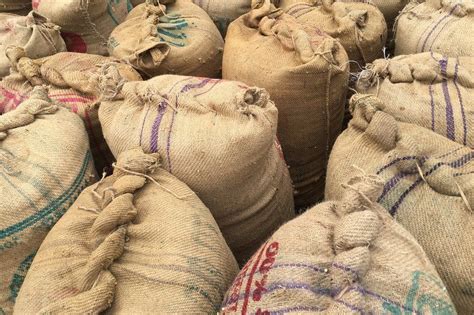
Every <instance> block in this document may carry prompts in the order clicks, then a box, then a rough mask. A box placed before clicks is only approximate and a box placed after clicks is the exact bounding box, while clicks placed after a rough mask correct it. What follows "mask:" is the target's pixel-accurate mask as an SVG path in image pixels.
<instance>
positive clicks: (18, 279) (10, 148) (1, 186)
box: [0, 87, 95, 314]
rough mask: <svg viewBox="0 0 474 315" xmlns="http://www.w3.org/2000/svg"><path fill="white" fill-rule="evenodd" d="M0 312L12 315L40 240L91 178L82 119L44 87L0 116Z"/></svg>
mask: <svg viewBox="0 0 474 315" xmlns="http://www.w3.org/2000/svg"><path fill="white" fill-rule="evenodd" d="M0 165H1V168H0V175H1V176H0V217H1V220H0V266H1V267H0V314H11V313H12V312H13V305H14V303H15V299H16V297H17V295H18V292H19V290H20V287H21V285H22V283H23V280H24V278H25V275H26V272H27V271H28V268H29V267H30V264H31V261H32V260H33V257H34V256H35V253H36V251H37V250H38V248H39V246H40V244H41V242H42V241H43V239H44V238H45V237H46V234H47V233H48V231H49V230H50V228H51V227H52V226H53V225H54V224H55V223H56V221H57V220H58V219H59V218H60V217H61V216H62V215H63V214H64V212H65V211H66V210H67V209H68V208H69V207H70V206H71V204H72V203H73V202H74V200H75V199H76V198H77V196H78V195H79V193H80V192H81V191H82V189H84V188H85V187H86V186H88V185H89V184H91V182H92V181H93V180H94V179H95V171H94V167H93V164H92V158H91V154H90V152H89V142H88V140H87V133H86V131H85V129H84V125H83V123H82V121H81V120H80V119H79V118H78V117H77V116H76V115H74V114H72V113H70V112H69V111H67V110H65V109H62V108H60V107H59V106H57V105H56V104H55V102H54V101H52V100H51V99H49V98H48V96H47V90H46V88H44V87H36V88H35V89H34V91H33V93H32V95H31V97H30V98H29V99H28V100H27V101H25V102H23V103H22V104H21V105H20V106H18V108H16V109H15V110H13V111H11V112H9V113H6V114H3V115H0Z"/></svg>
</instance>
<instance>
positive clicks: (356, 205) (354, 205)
mask: <svg viewBox="0 0 474 315" xmlns="http://www.w3.org/2000/svg"><path fill="white" fill-rule="evenodd" d="M382 188H383V182H382V181H381V179H380V178H378V177H377V176H373V175H365V176H356V177H354V178H352V179H351V180H350V181H349V183H348V184H347V186H345V189H344V190H341V192H342V193H343V195H342V197H341V196H338V197H340V201H328V202H324V203H321V204H318V205H317V206H315V207H314V208H312V209H310V210H308V211H307V212H306V213H304V214H302V215H301V216H300V217H298V218H296V219H294V220H293V221H290V222H289V223H287V224H285V225H284V226H282V227H281V228H280V229H279V230H278V231H277V232H276V233H275V234H273V236H272V237H271V238H270V239H269V240H268V241H267V242H266V243H265V244H264V245H263V246H262V247H261V248H260V249H259V250H258V251H257V252H256V253H255V255H254V256H253V257H252V259H251V260H249V262H248V263H247V264H246V265H245V267H244V268H243V269H242V270H241V271H240V273H239V275H238V276H237V278H236V279H235V280H234V283H233V285H232V287H231V288H230V289H229V291H228V292H227V294H226V298H225V299H224V302H223V306H222V314H262V315H263V314H289V313H298V314H315V313H319V314H455V312H456V311H455V309H454V306H453V304H452V302H451V300H450V298H449V296H448V294H447V292H446V288H445V286H444V284H443V282H442V281H441V280H440V278H439V275H438V273H437V272H436V269H435V267H434V266H433V265H432V263H431V262H430V261H429V259H428V257H427V255H426V254H425V252H424V251H423V249H422V248H421V246H420V245H419V244H418V243H417V242H416V240H415V239H414V238H413V236H412V235H410V233H408V232H407V231H406V230H405V229H404V228H403V227H401V226H400V225H399V224H398V223H396V222H395V221H394V220H393V219H392V218H391V217H390V215H388V213H387V212H386V211H385V209H383V208H382V207H381V206H380V205H378V204H377V203H376V201H375V199H376V197H377V196H378V194H379V193H380V192H381V191H382Z"/></svg>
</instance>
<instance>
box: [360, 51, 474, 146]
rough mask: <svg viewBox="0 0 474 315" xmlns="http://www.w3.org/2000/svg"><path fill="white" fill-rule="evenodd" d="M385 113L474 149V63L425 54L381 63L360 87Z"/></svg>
mask: <svg viewBox="0 0 474 315" xmlns="http://www.w3.org/2000/svg"><path fill="white" fill-rule="evenodd" d="M357 90H358V91H359V92H361V93H368V94H374V95H377V96H378V97H379V98H380V100H381V101H382V102H381V105H382V106H381V108H380V109H381V110H383V111H384V112H386V113H389V114H390V115H392V116H393V117H395V118H396V119H397V120H399V121H403V122H409V123H414V124H417V125H419V126H422V127H425V128H428V129H431V130H433V131H435V132H436V133H439V134H440V135H443V136H445V137H447V138H448V139H450V140H453V141H456V142H458V143H461V144H463V145H467V146H469V147H471V148H474V132H473V130H474V57H459V58H445V57H443V56H442V55H440V54H436V53H421V54H415V55H408V56H398V57H395V58H393V59H388V60H386V59H379V60H376V61H375V62H374V63H373V64H370V65H368V67H367V70H365V71H363V72H362V73H361V74H360V76H359V80H358V82H357Z"/></svg>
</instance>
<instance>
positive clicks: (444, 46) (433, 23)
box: [395, 0, 474, 57]
mask: <svg viewBox="0 0 474 315" xmlns="http://www.w3.org/2000/svg"><path fill="white" fill-rule="evenodd" d="M420 2H421V1H419V0H412V1H411V2H410V3H409V4H408V5H407V6H406V7H405V9H403V11H402V12H401V13H400V15H399V17H398V18H397V23H396V26H395V31H396V36H395V55H409V54H415V53H421V52H427V51H432V52H436V53H440V54H443V55H445V56H448V57H460V56H474V49H473V47H474V36H471V34H472V33H473V32H474V2H472V1H465V0H426V1H424V2H421V3H420Z"/></svg>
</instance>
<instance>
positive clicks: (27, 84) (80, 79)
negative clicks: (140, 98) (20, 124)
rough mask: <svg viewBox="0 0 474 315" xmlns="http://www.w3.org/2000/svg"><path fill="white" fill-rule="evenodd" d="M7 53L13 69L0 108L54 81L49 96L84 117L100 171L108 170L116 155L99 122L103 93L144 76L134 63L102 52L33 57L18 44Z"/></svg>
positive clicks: (1, 88)
mask: <svg viewBox="0 0 474 315" xmlns="http://www.w3.org/2000/svg"><path fill="white" fill-rule="evenodd" d="M7 54H8V56H9V58H10V60H11V62H12V69H13V72H12V74H11V75H9V76H8V77H6V78H5V79H4V80H3V81H2V82H0V112H2V111H3V112H7V111H9V110H11V109H13V108H15V107H16V106H17V105H18V104H20V103H21V102H22V101H23V100H25V99H27V98H28V96H29V94H30V92H31V90H32V89H33V87H34V86H37V85H42V84H47V85H50V89H49V94H48V95H49V97H50V98H52V99H53V100H55V101H57V102H58V103H59V104H61V105H62V106H64V107H66V108H68V109H69V110H71V111H72V112H74V113H76V114H78V115H79V116H80V117H81V118H82V119H83V120H84V124H85V126H86V130H87V132H88V134H89V140H90V143H91V150H92V155H93V157H94V161H95V165H96V168H97V170H98V172H99V173H102V172H103V171H104V169H106V170H108V169H109V167H110V165H111V164H112V162H113V156H112V154H111V152H110V150H109V148H108V146H107V143H106V142H105V140H104V137H103V136H102V129H101V127H100V123H99V118H98V107H99V103H100V95H101V93H102V91H103V90H104V89H105V90H107V88H108V86H110V85H112V86H113V87H115V86H116V85H117V84H123V82H124V81H136V80H141V77H140V75H139V74H138V73H137V72H136V71H135V70H134V69H133V68H132V67H131V66H130V65H127V64H125V63H121V62H119V61H118V60H117V59H115V58H110V57H103V56H98V55H89V54H80V53H70V52H63V53H58V54H55V55H53V56H50V57H46V58H41V59H36V60H32V59H30V58H27V57H26V56H25V52H24V50H22V49H18V48H9V49H7ZM110 68H113V69H114V70H115V71H109V69H110ZM105 72H107V73H108V74H105Z"/></svg>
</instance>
